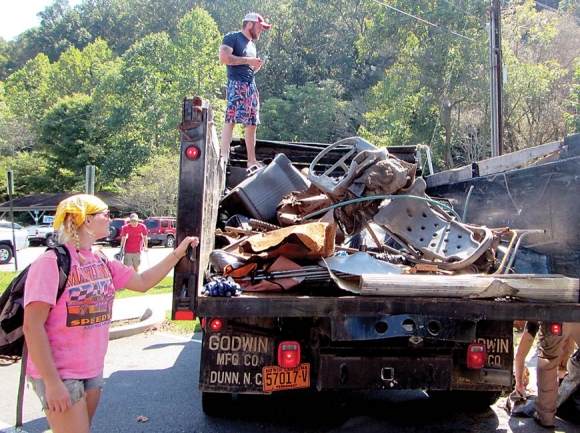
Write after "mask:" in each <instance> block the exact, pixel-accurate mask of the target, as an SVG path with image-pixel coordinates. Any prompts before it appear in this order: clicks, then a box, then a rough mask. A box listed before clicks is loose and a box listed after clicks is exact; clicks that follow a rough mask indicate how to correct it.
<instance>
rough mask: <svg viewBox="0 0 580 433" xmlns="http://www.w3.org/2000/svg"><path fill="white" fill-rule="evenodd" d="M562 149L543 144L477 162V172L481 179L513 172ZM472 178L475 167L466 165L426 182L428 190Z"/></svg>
mask: <svg viewBox="0 0 580 433" xmlns="http://www.w3.org/2000/svg"><path fill="white" fill-rule="evenodd" d="M561 147H562V142H560V141H554V142H552V143H546V144H542V145H540V146H536V147H531V148H529V149H523V150H519V151H517V152H513V153H508V154H506V155H501V156H496V157H494V158H489V159H485V160H483V161H479V162H476V163H475V164H476V165H477V172H478V173H479V176H480V177H483V176H489V175H490V174H496V173H502V172H505V171H509V170H513V169H515V168H517V167H520V166H522V165H523V164H526V163H528V162H530V161H533V160H534V159H536V158H540V157H542V156H546V155H549V154H550V153H553V152H559V151H560V149H561ZM472 178H473V167H472V166H471V165H466V166H463V167H458V168H454V169H451V170H446V171H443V172H441V173H435V174H433V175H430V176H426V177H425V182H427V188H435V187H437V186H441V185H448V184H453V183H458V182H463V181H465V180H469V179H472Z"/></svg>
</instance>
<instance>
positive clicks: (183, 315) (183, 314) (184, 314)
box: [175, 310, 195, 320]
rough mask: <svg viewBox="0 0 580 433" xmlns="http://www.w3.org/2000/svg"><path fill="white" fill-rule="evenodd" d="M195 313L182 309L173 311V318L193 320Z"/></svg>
mask: <svg viewBox="0 0 580 433" xmlns="http://www.w3.org/2000/svg"><path fill="white" fill-rule="evenodd" d="M194 318H195V315H194V314H193V311H191V310H183V311H176V312H175V320H193V319H194Z"/></svg>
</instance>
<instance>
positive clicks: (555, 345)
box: [534, 322, 580, 428]
mask: <svg viewBox="0 0 580 433" xmlns="http://www.w3.org/2000/svg"><path fill="white" fill-rule="evenodd" d="M549 326H550V323H549V322H540V330H539V333H538V340H539V341H538V349H539V353H538V366H537V374H538V379H537V381H538V384H537V385H538V398H537V399H536V401H535V412H534V420H535V421H536V422H537V423H538V424H540V425H541V426H542V427H546V428H553V427H554V420H555V418H556V400H557V399H558V372H557V371H558V370H557V369H558V361H559V359H560V356H561V354H562V349H563V347H564V345H565V344H566V341H567V340H568V338H572V340H574V341H575V342H576V344H578V343H580V323H563V324H562V333H561V334H560V335H553V334H552V333H551V332H550V329H549Z"/></svg>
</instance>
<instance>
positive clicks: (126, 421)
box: [0, 247, 580, 433]
mask: <svg viewBox="0 0 580 433" xmlns="http://www.w3.org/2000/svg"><path fill="white" fill-rule="evenodd" d="M41 251H44V248H42V247H37V248H27V249H25V250H23V252H22V254H21V255H20V256H19V258H21V257H22V258H23V257H28V259H26V260H31V258H32V257H33V256H37V255H38V254H40V252H41ZM117 251H118V249H116V248H109V247H106V248H105V253H106V254H107V255H108V256H109V255H110V256H111V257H112V255H113V254H115V253H116V252H117ZM26 252H27V255H26V256H25V253H26ZM170 252H171V250H170V249H167V248H153V249H151V250H150V251H149V253H148V254H149V261H150V265H153V264H154V263H156V260H159V259H160V258H161V257H163V256H164V255H166V254H169V253H170ZM19 265H20V266H22V267H23V266H25V265H26V262H25V259H24V258H23V259H22V262H19ZM148 265H149V264H148V263H144V265H143V269H145V267H147V266H148ZM3 266H12V269H11V270H13V269H14V265H13V264H10V265H3ZM20 266H19V268H20ZM0 268H1V267H0ZM0 270H9V269H0ZM200 337H201V336H200V335H199V334H188V335H177V334H168V333H164V332H154V333H144V334H138V335H135V336H131V337H127V338H122V339H119V340H112V341H111V342H110V344H109V351H108V354H107V357H106V361H105V371H104V377H105V385H104V387H103V394H102V397H101V402H100V405H99V408H98V410H97V413H96V415H95V418H94V420H93V428H92V430H91V431H92V432H93V433H112V432H123V433H142V432H153V433H158V432H167V433H173V432H195V433H201V432H203V433H214V432H215V433H218V432H219V433H229V432H236V433H237V432H252V433H253V432H272V433H287V432H305V433H310V432H312V433H315V432H316V433H319V432H320V433H322V432H324V433H326V432H328V433H352V432H356V433H383V432H389V433H390V432H393V433H410V432H429V433H439V432H441V433H442V432H450V431H457V432H481V433H484V432H497V433H510V432H518V433H519V432H522V433H523V432H526V433H528V432H531V433H536V432H538V433H539V432H545V431H546V429H543V428H542V427H539V426H538V425H536V424H535V423H534V422H533V420H531V419H528V418H510V417H509V416H508V415H507V413H506V412H505V410H504V405H505V398H502V399H500V400H499V401H498V403H497V404H496V405H494V406H493V407H491V408H490V409H489V410H487V411H485V412H484V413H475V412H472V411H470V410H469V409H465V408H455V407H450V406H440V405H435V404H434V403H432V402H431V401H429V400H428V399H427V398H426V396H425V395H424V394H422V393H420V392H392V391H390V392H389V391H385V392H382V393H365V392H351V393H321V394H303V393H300V394H295V393H292V392H290V393H288V392H286V393H279V394H275V395H272V396H267V397H260V396H239V398H238V399H237V401H235V402H234V405H232V407H227V408H224V413H223V416H221V417H208V416H205V415H204V414H203V412H202V409H201V400H200V393H199V391H198V389H197V386H198V375H199V358H200ZM19 374H20V365H19V364H17V365H11V366H3V367H0V384H1V385H0V386H1V388H0V389H1V390H2V392H1V393H0V432H7V431H13V430H12V429H10V426H13V425H14V417H15V411H16V395H17V388H18V386H17V384H18V379H19ZM24 431H25V432H28V433H40V432H46V431H49V430H48V424H47V423H46V420H45V418H44V416H43V413H42V411H41V408H40V403H39V401H38V398H37V397H36V395H35V394H34V392H33V391H32V390H29V389H27V390H26V392H25V401H24ZM555 431H557V432H580V425H575V424H571V423H569V422H566V421H563V420H560V419H557V420H556V430H555Z"/></svg>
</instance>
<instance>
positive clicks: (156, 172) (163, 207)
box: [124, 152, 179, 216]
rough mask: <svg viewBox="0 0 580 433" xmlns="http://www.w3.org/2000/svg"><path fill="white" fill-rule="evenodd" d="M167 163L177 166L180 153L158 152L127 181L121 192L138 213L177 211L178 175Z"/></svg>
mask: <svg viewBox="0 0 580 433" xmlns="http://www.w3.org/2000/svg"><path fill="white" fill-rule="evenodd" d="M168 167H175V168H176V169H177V168H178V167H179V154H176V153H175V152H173V153H158V154H157V155H156V156H155V158H154V159H152V160H151V161H150V162H149V163H148V164H145V165H143V166H141V167H140V168H139V169H138V170H137V171H136V172H135V174H134V175H133V176H131V178H130V179H129V181H128V182H127V183H126V185H125V187H126V190H125V193H124V196H125V198H126V199H127V200H128V202H129V203H133V205H134V206H135V210H136V211H137V212H138V213H139V214H140V215H149V216H154V215H163V216H175V215H177V180H178V178H177V176H176V173H175V171H174V170H168ZM152 179H154V181H153V182H152Z"/></svg>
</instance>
